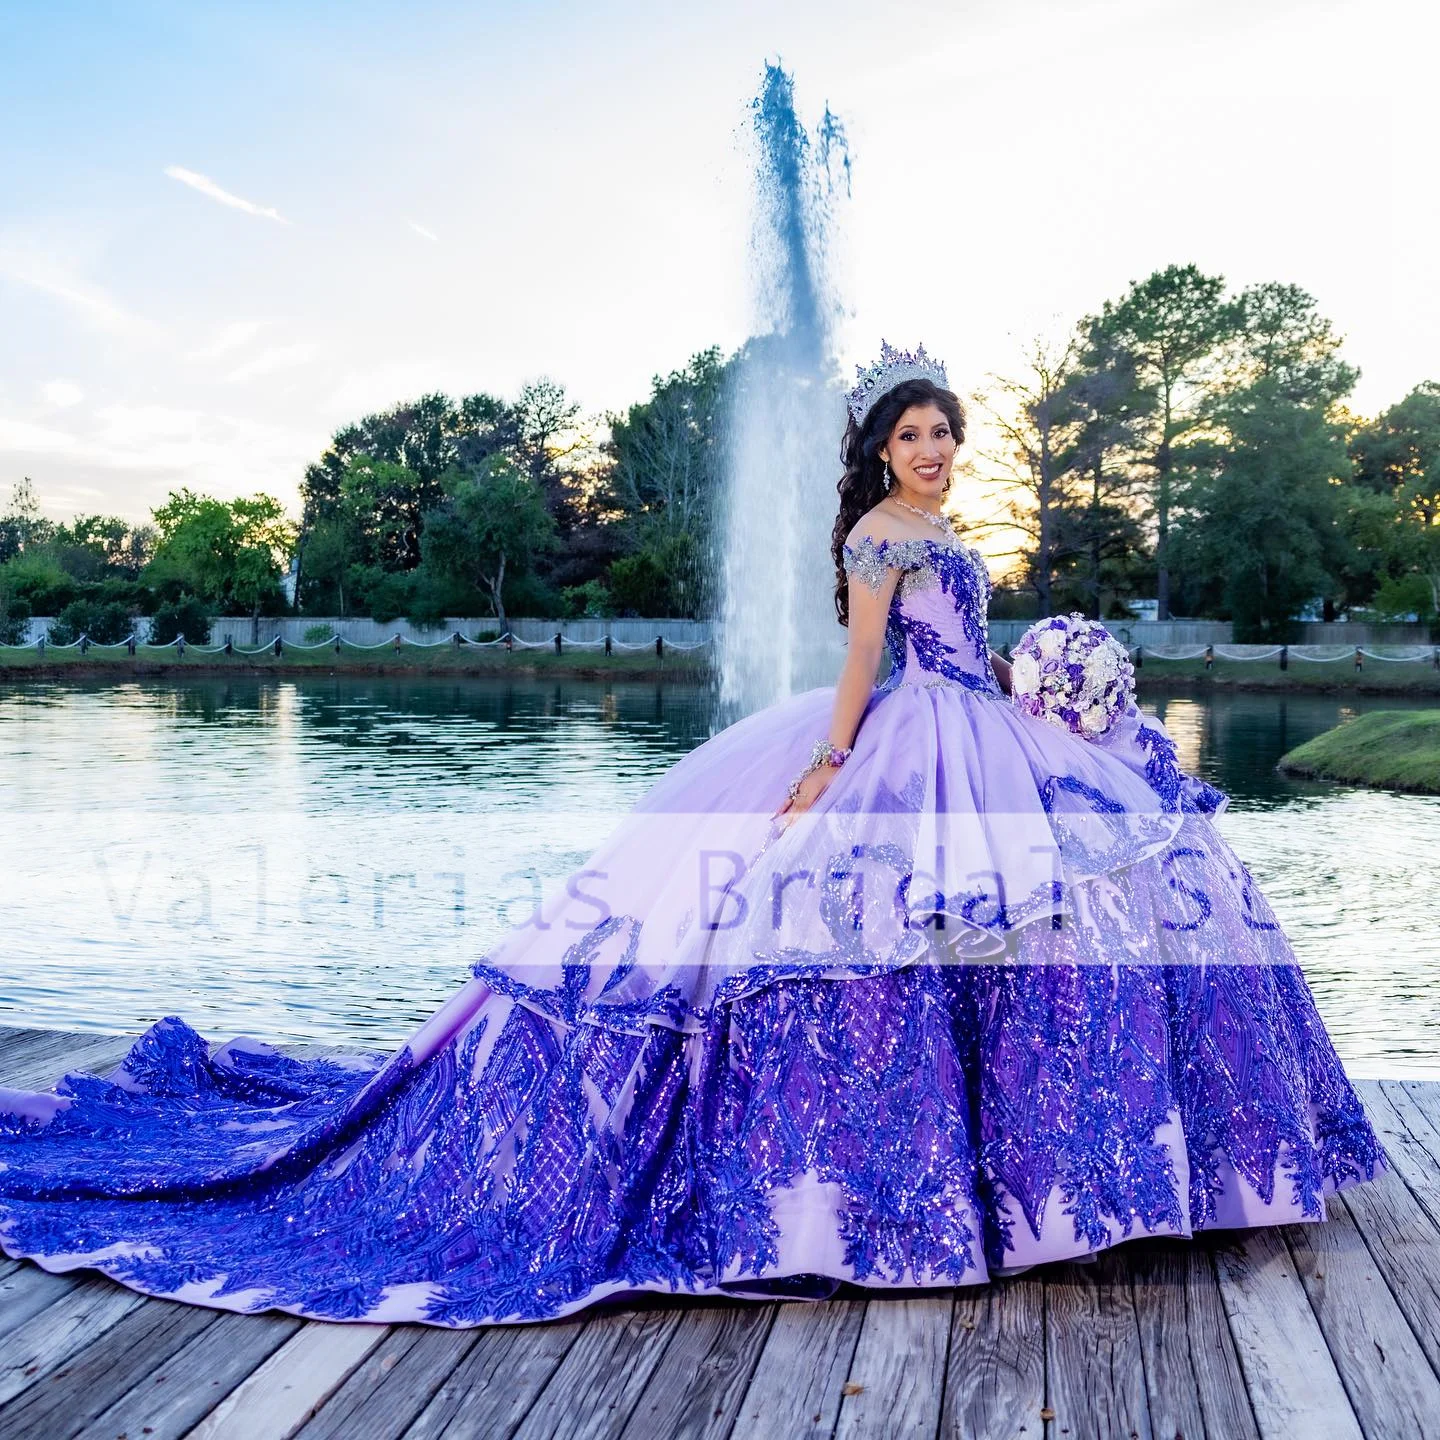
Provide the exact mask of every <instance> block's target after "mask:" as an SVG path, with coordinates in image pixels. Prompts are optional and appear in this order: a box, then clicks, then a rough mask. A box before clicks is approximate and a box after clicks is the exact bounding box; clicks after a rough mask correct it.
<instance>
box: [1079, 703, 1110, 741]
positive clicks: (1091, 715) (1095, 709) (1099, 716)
mask: <svg viewBox="0 0 1440 1440" xmlns="http://www.w3.org/2000/svg"><path fill="white" fill-rule="evenodd" d="M1106 718H1107V717H1106V713H1105V707H1104V706H1103V705H1092V706H1091V707H1090V708H1089V709H1088V710H1087V711H1086V712H1085V713H1084V714H1083V715H1082V716H1081V717H1080V725H1081V727H1082V728H1083V729H1084V730H1085V732H1086V733H1087V734H1089V735H1099V734H1100V733H1101V732H1102V731H1103V730H1104V729H1105V721H1106Z"/></svg>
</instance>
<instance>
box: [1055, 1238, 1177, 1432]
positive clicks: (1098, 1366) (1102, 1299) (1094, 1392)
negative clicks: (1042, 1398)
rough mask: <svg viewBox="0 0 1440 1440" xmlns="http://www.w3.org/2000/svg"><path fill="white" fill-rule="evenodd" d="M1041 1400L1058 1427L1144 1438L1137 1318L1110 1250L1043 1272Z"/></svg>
mask: <svg viewBox="0 0 1440 1440" xmlns="http://www.w3.org/2000/svg"><path fill="white" fill-rule="evenodd" d="M1045 1353H1046V1366H1045V1368H1046V1386H1045V1388H1046V1403H1047V1406H1048V1408H1049V1409H1050V1410H1052V1411H1054V1414H1055V1430H1056V1432H1057V1433H1058V1434H1061V1435H1064V1434H1066V1433H1068V1434H1070V1435H1113V1436H1117V1437H1127V1440H1128V1437H1136V1440H1150V1435H1151V1429H1150V1406H1149V1402H1148V1400H1147V1398H1146V1394H1145V1372H1144V1368H1143V1364H1142V1360H1141V1344H1140V1325H1139V1321H1138V1319H1137V1318H1136V1314H1135V1304H1134V1301H1133V1300H1132V1299H1131V1296H1130V1282H1129V1276H1128V1274H1127V1273H1126V1270H1125V1261H1124V1259H1123V1258H1121V1257H1120V1256H1119V1255H1118V1254H1117V1253H1116V1252H1115V1251H1114V1250H1109V1251H1105V1252H1102V1253H1101V1254H1100V1255H1099V1256H1098V1257H1097V1258H1096V1259H1095V1260H1094V1261H1093V1262H1092V1263H1090V1264H1088V1265H1056V1266H1048V1267H1047V1270H1046V1275H1045Z"/></svg>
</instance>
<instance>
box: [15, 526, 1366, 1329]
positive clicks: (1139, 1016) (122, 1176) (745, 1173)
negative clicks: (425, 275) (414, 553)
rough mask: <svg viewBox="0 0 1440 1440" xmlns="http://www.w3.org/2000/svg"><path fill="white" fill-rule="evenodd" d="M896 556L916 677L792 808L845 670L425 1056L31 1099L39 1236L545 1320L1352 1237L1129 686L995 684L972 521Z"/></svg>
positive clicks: (1309, 1116) (783, 710) (368, 1303)
mask: <svg viewBox="0 0 1440 1440" xmlns="http://www.w3.org/2000/svg"><path fill="white" fill-rule="evenodd" d="M846 563H847V566H849V568H850V569H851V572H852V575H854V576H857V577H858V578H859V580H860V581H861V582H862V583H867V584H871V585H878V584H879V583H880V580H881V578H882V577H884V575H885V574H886V573H887V571H888V569H890V568H894V569H896V570H898V571H899V572H900V573H899V578H898V581H897V584H896V588H895V591H894V597H893V599H892V601H891V606H890V612H889V619H888V622H887V629H886V644H887V648H888V650H889V652H890V663H889V668H888V678H887V679H886V680H885V681H884V683H883V684H881V685H879V686H877V688H876V690H875V692H874V694H873V695H872V697H871V700H870V702H869V705H868V708H867V710H866V713H865V717H864V719H863V721H862V724H861V726H860V729H859V732H858V734H857V736H856V741H855V746H854V753H853V755H852V756H851V758H850V760H849V762H848V763H847V764H846V765H845V766H844V767H843V768H842V769H841V770H840V771H839V772H838V773H837V774H836V777H835V779H834V780H833V782H832V783H831V784H830V786H829V787H828V788H827V789H826V791H825V792H824V794H823V795H822V796H821V798H820V800H819V802H818V803H817V804H816V805H815V806H814V807H813V808H812V809H811V810H810V811H809V812H807V813H806V814H804V815H803V816H801V817H800V818H799V819H798V820H797V822H796V823H795V824H794V825H793V826H790V827H788V828H785V829H781V828H779V827H777V826H775V825H774V824H773V823H772V822H771V818H770V817H771V815H772V813H773V811H774V810H775V808H776V807H777V805H778V803H779V801H780V800H781V798H783V796H784V794H785V788H786V785H787V784H788V782H789V781H790V780H791V779H792V778H793V777H794V776H795V775H796V774H797V773H798V772H799V771H800V769H801V768H802V766H803V765H804V763H805V761H806V758H807V757H808V754H809V751H810V748H811V746H812V744H813V743H814V741H815V740H816V739H818V738H823V737H824V735H825V734H826V732H827V729H828V725H829V720H830V711H831V706H832V703H833V699H834V690H833V688H832V687H822V688H820V689H815V690H810V691H807V692H805V693H803V694H799V695H796V696H793V697H791V698H788V699H786V700H783V701H781V702H779V703H778V704H775V705H772V706H770V707H769V708H768V709H765V710H763V711H760V712H758V713H756V714H753V715H751V716H749V717H747V718H746V719H744V720H741V721H739V722H738V723H736V724H734V725H732V726H730V727H729V728H728V729H725V730H723V731H721V732H720V733H718V734H716V735H715V736H713V737H712V738H711V739H709V740H708V741H706V742H705V743H704V744H702V745H700V746H699V747H698V748H697V749H696V750H694V751H693V752H691V753H690V754H689V755H687V756H685V757H684V758H683V759H681V760H680V761H679V762H678V763H676V764H675V765H674V766H673V767H672V768H671V769H670V770H669V771H667V772H666V773H665V774H664V775H663V776H661V777H660V778H659V780H657V781H656V782H655V784H654V785H653V786H652V787H651V789H650V790H649V791H648V792H647V793H646V794H645V795H644V796H643V797H642V799H641V800H640V802H639V803H638V804H637V805H636V806H635V808H634V809H633V810H632V811H631V812H630V813H629V814H628V815H627V816H626V817H625V818H624V820H623V821H622V822H621V823H620V825H619V826H618V827H617V829H616V830H615V831H614V832H613V833H612V835H611V837H610V838H609V839H608V840H607V841H606V842H605V843H604V845H602V847H601V848H600V849H599V850H598V851H597V852H596V853H595V854H594V855H593V856H592V857H591V858H590V860H589V861H588V862H587V864H586V865H585V866H584V867H583V868H582V869H581V870H580V871H577V872H576V873H575V874H574V875H573V876H571V877H570V878H569V880H567V882H566V883H565V884H564V885H563V886H562V887H557V890H556V892H555V893H552V894H551V895H549V896H548V897H547V898H546V900H545V901H544V902H543V903H542V904H541V905H540V906H539V907H537V909H536V911H535V913H534V915H533V916H532V917H531V918H530V919H529V920H527V921H526V922H525V923H524V924H522V925H520V926H518V927H516V928H515V929H514V930H512V931H511V932H510V933H509V934H507V935H506V936H505V937H504V938H503V939H502V941H501V942H500V943H499V944H498V945H497V946H496V947H495V948H493V949H492V950H491V951H490V952H489V953H488V954H486V955H485V956H483V957H482V958H481V959H480V960H479V962H478V963H477V964H476V965H475V967H474V972H473V974H472V975H471V976H470V977H469V978H468V979H467V980H466V981H465V983H463V984H462V985H461V986H460V988H459V989H458V990H457V991H456V993H455V994H454V995H453V996H452V997H451V998H450V999H449V1000H448V1001H447V1002H446V1003H445V1004H444V1005H443V1006H442V1007H441V1008H440V1009H439V1010H438V1011H437V1012H436V1013H435V1014H434V1015H433V1016H432V1017H431V1018H430V1019H428V1020H427V1021H426V1022H425V1023H424V1024H422V1025H421V1026H420V1027H419V1028H418V1029H417V1030H416V1031H415V1033H414V1034H413V1035H412V1036H411V1038H410V1040H409V1041H408V1042H407V1043H406V1044H405V1045H404V1046H403V1047H401V1048H400V1049H399V1051H398V1052H396V1053H394V1054H390V1055H379V1054H358V1055H355V1056H352V1057H348V1058H343V1059H321V1060H301V1059H294V1058H290V1057H287V1056H285V1055H283V1054H281V1053H279V1052H277V1051H276V1050H274V1049H272V1048H270V1047H268V1046H266V1045H264V1044H262V1043H260V1042H258V1041H255V1040H251V1039H236V1040H231V1041H230V1042H229V1043H228V1044H224V1045H220V1046H218V1047H217V1048H214V1049H212V1048H211V1046H210V1045H209V1044H207V1042H206V1041H205V1040H203V1039H202V1038H201V1037H200V1036H199V1035H198V1034H196V1033H195V1031H194V1030H192V1029H191V1028H189V1027H188V1026H187V1025H186V1024H185V1023H184V1022H183V1021H182V1020H180V1019H178V1018H175V1017H170V1018H167V1019H164V1020H162V1021H160V1022H159V1023H158V1024H156V1025H155V1026H154V1027H152V1028H151V1029H150V1030H149V1031H148V1032H147V1033H146V1034H144V1035H143V1036H142V1037H140V1038H139V1039H138V1040H137V1041H136V1043H135V1044H134V1046H133V1047H132V1049H131V1050H130V1052H129V1054H128V1056H127V1058H126V1059H125V1060H124V1062H123V1063H122V1064H121V1065H120V1066H119V1067H118V1068H117V1069H116V1070H115V1071H114V1073H113V1074H111V1075H108V1076H105V1077H98V1076H94V1075H88V1074H81V1073H72V1074H70V1075H67V1076H66V1077H65V1078H64V1079H63V1080H62V1081H61V1082H60V1083H59V1084H58V1085H57V1086H56V1087H55V1089H54V1090H53V1091H51V1092H49V1093H45V1094H38V1093H28V1092H19V1091H3V1090H0V1245H3V1248H4V1250H5V1251H6V1252H8V1253H9V1254H10V1255H11V1256H16V1257H22V1256H23V1257H29V1258H31V1259H34V1260H35V1261H37V1262H38V1263H39V1264H41V1265H43V1266H45V1267H46V1268H48V1269H51V1270H57V1271H60V1270H69V1269H73V1268H76V1267H93V1268H95V1269H98V1270H101V1271H104V1272H105V1273H106V1274H108V1275H110V1276H112V1277H114V1278H115V1279H116V1280H118V1281H120V1282H122V1283H124V1284H126V1285H129V1286H132V1287H134V1288H136V1289H138V1290H141V1291H144V1292H148V1293H151V1294H155V1295H163V1296H167V1297H171V1298H175V1299H180V1300H186V1301H191V1302H194V1303H198V1304H203V1305H209V1306H215V1307H222V1308H226V1309H232V1310H242V1311H251V1310H265V1309H278V1310H284V1311H289V1312H292V1313H294V1314H298V1315H305V1316H312V1317H316V1318H323V1319H329V1320H367V1321H391V1322H393V1321H420V1322H425V1323H430V1324H436V1325H451V1326H455V1325H478V1324H487V1323H493V1322H506V1321H528V1320H543V1319H548V1318H551V1317H555V1316H560V1315H564V1314H567V1313H570V1312H572V1311H575V1310H577V1309H580V1308H581V1307H583V1306H586V1305H588V1304H591V1303H593V1302H595V1301H597V1300H600V1299H602V1298H604V1297H607V1296H614V1295H617V1294H622V1293H625V1292H640V1291H658V1292H664V1293H677V1292H678V1293H687V1294H720V1293H729V1294H736V1295H756V1296H759V1295H776V1294H779V1295H787V1294H788V1295H796V1296H809V1297H821V1296H823V1295H825V1294H827V1293H832V1292H833V1291H834V1290H835V1289H836V1288H837V1286H838V1284H839V1282H842V1281H848V1282H852V1283H858V1284H861V1285H866V1286H877V1287H924V1286H952V1285H968V1284H977V1283H983V1282H986V1281H988V1280H990V1279H992V1278H993V1277H995V1276H997V1275H1004V1274H1006V1273H1009V1272H1012V1271H1014V1270H1017V1269H1019V1268H1024V1267H1028V1266H1031V1265H1034V1264H1036V1263H1039V1262H1043V1261H1049V1260H1060V1259H1066V1258H1074V1257H1081V1256H1086V1255H1090V1254H1094V1253H1095V1252H1097V1251H1100V1250H1103V1249H1105V1248H1106V1247H1109V1246H1113V1245H1115V1244H1117V1243H1119V1242H1122V1241H1124V1240H1127V1239H1130V1238H1134V1237H1138V1236H1163V1235H1168V1236H1192V1235H1194V1234H1195V1232H1197V1231H1200V1230H1204V1229H1211V1228H1216V1227H1243V1226H1260V1225H1276V1224H1288V1223H1290V1222H1294V1221H1320V1220H1323V1219H1324V1218H1325V1214H1326V1207H1325V1200H1326V1197H1327V1196H1328V1195H1331V1194H1333V1193H1334V1192H1336V1191H1337V1190H1340V1189H1342V1188H1344V1187H1346V1186H1349V1185H1353V1184H1356V1183H1357V1182H1361V1181H1364V1180H1368V1179H1372V1178H1374V1177H1375V1176H1376V1175H1378V1174H1379V1173H1380V1172H1381V1171H1382V1170H1384V1169H1385V1168H1386V1164H1387V1161H1386V1157H1385V1154H1384V1152H1383V1150H1382V1148H1381V1146H1380V1143H1379V1141H1378V1140H1377V1138H1376V1135H1375V1133H1374V1131H1373V1130H1372V1128H1371V1125H1370V1123H1369V1121H1368V1120H1367V1118H1366V1116H1365V1113H1364V1110H1363V1108H1362V1106H1361V1104H1360V1102H1359V1100H1358V1098H1357V1096H1356V1094H1355V1091H1354V1090H1353V1088H1352V1086H1351V1084H1350V1082H1349V1081H1348V1079H1347V1078H1346V1075H1345V1072H1344V1069H1343V1067H1342V1065H1341V1062H1340V1060H1339V1059H1338V1057H1337V1055H1336V1053H1335V1051H1334V1048H1333V1046H1332V1044H1331V1041H1330V1039H1329V1037H1328V1036H1327V1034H1326V1031H1325V1028H1324V1026H1323V1024H1322V1023H1321V1019H1320V1017H1319V1015H1318V1014H1317V1012H1316V1008H1315V1004H1314V1001H1313V999H1312V996H1311V993H1310V990H1309V988H1308V987H1307V985H1306V982H1305V979H1304V977H1303V975H1302V973H1301V971H1300V969H1299V967H1298V964H1297V962H1296V957H1295V955H1294V952H1293V950H1292V949H1291V947H1290V944H1289V942H1288V941H1287V940H1286V938H1285V935H1284V934H1283V932H1282V930H1281V929H1280V927H1279V925H1278V924H1277V923H1276V920H1275V916H1274V914H1273V912H1272V910H1271V908H1270V906H1269V904H1268V903H1267V902H1266V900H1265V897H1264V896H1263V894H1261V893H1260V891H1259V890H1258V888H1257V887H1256V885H1255V884H1254V882H1253V879H1252V877H1251V876H1250V873H1249V871H1248V870H1247V869H1246V867H1245V865H1244V864H1243V863H1242V862H1241V860H1240V859H1239V858H1238V857H1237V856H1236V855H1235V853H1234V852H1233V851H1232V850H1231V848H1230V847H1229V846H1228V845H1227V844H1226V842H1225V840H1224V839H1223V838H1222V836H1221V834H1220V832H1219V830H1218V828H1217V827H1216V825H1215V823H1214V816H1215V815H1216V814H1217V813H1218V812H1219V811H1221V810H1223V808H1224V807H1225V805H1226V803H1227V799H1228V797H1226V796H1225V795H1224V794H1223V793H1222V792H1220V791H1218V790H1216V789H1214V788H1213V787H1211V786H1209V785H1207V784H1205V783H1204V782H1203V781H1200V780H1198V779H1196V778H1193V777H1191V776H1188V775H1186V774H1184V773H1183V772H1182V771H1181V770H1180V768H1179V767H1178V765H1177V763H1176V759H1175V747H1174V745H1173V743H1172V741H1171V740H1170V737H1169V736H1168V735H1167V734H1166V732H1165V730H1164V727H1163V726H1162V725H1160V724H1159V723H1158V722H1156V721H1153V720H1149V719H1146V718H1143V717H1141V716H1140V714H1139V712H1138V711H1136V710H1135V708H1134V707H1133V704H1132V706H1131V707H1130V710H1129V712H1128V713H1127V715H1126V717H1125V720H1124V721H1123V722H1122V723H1121V724H1119V725H1117V726H1116V727H1115V728H1114V730H1113V731H1112V732H1110V733H1109V734H1108V735H1106V736H1105V737H1104V738H1103V739H1102V740H1100V741H1091V740H1086V739H1082V738H1079V737H1077V736H1075V735H1073V734H1071V733H1070V732H1069V731H1067V730H1065V729H1063V728H1059V727H1057V726H1055V725H1052V724H1050V723H1048V722H1046V721H1044V720H1040V719H1037V718H1035V717H1033V716H1030V715H1027V714H1025V713H1023V712H1022V711H1020V710H1019V709H1018V708H1016V707H1014V706H1013V705H1012V704H1011V703H1010V701H1009V699H1008V698H1007V697H1006V696H1005V695H1003V694H1002V693H1001V692H1000V690H999V687H998V685H997V684H996V681H995V678H994V675H993V673H992V671H991V668H990V663H989V653H988V644H987V640H986V633H985V618H984V617H985V614H986V609H985V607H986V603H987V601H988V599H989V577H988V575H987V574H986V572H985V569H984V564H983V561H982V560H981V559H980V557H979V556H978V554H977V553H976V552H974V551H973V550H971V549H970V548H969V547H967V546H965V545H963V544H961V543H960V542H958V541H956V542H953V543H951V542H947V541H940V540H934V541H929V540H925V541H922V540H904V541H899V542H887V541H880V542H878V543H876V542H873V541H869V540H865V541H862V542H859V543H858V544H857V545H856V547H854V548H853V549H848V550H847V551H846Z"/></svg>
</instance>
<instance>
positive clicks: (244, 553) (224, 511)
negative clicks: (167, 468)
mask: <svg viewBox="0 0 1440 1440" xmlns="http://www.w3.org/2000/svg"><path fill="white" fill-rule="evenodd" d="M153 518H154V521H155V527H156V530H157V531H158V535H159V539H158V541H157V544H156V548H155V555H154V558H153V559H152V560H151V561H150V563H149V565H148V566H147V567H146V572H145V575H146V579H147V580H148V581H149V582H150V583H151V584H153V585H156V586H157V587H160V588H162V589H168V591H169V593H170V595H172V596H173V595H175V594H176V593H177V592H179V591H182V590H189V591H191V592H193V593H194V594H195V595H197V596H199V597H200V598H201V599H204V600H207V601H209V602H210V603H212V604H214V605H216V606H218V607H220V608H221V609H222V610H223V611H224V612H225V613H228V614H242V615H249V616H250V617H251V643H252V644H254V643H258V636H259V628H260V614H261V611H262V609H263V608H265V606H266V605H267V604H271V605H273V604H276V603H277V602H278V597H279V582H280V576H281V574H282V573H283V572H284V570H285V567H286V566H287V565H288V563H289V557H290V555H291V553H292V552H293V550H294V546H295V541H296V535H295V525H294V523H293V522H292V521H291V520H290V519H289V518H288V517H287V516H286V514H285V509H284V507H283V506H282V505H281V503H280V502H279V501H278V500H276V499H275V498H273V497H272V496H269V495H263V494H262V495H255V496H250V497H241V498H239V499H236V500H231V501H228V502H227V501H223V500H215V499H212V498H211V497H209V496H208V495H196V494H194V493H193V492H192V491H191V490H189V489H188V488H187V489H182V490H179V491H174V492H172V493H171V495H170V497H169V499H168V500H167V501H166V502H165V504H164V505H162V506H160V507H159V508H158V509H157V510H155V512H154V515H153Z"/></svg>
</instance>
